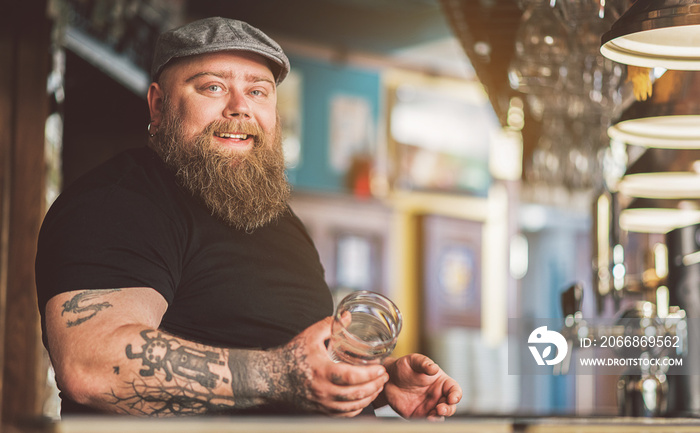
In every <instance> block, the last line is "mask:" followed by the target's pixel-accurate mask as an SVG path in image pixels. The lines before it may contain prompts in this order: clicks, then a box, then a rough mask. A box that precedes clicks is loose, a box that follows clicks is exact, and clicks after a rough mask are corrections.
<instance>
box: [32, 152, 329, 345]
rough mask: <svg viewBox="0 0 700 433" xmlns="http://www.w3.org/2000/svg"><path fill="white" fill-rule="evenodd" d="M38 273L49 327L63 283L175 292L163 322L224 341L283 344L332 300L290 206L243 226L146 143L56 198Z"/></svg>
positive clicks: (204, 339)
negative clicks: (52, 303)
mask: <svg viewBox="0 0 700 433" xmlns="http://www.w3.org/2000/svg"><path fill="white" fill-rule="evenodd" d="M36 281H37V291H38V301H39V309H40V311H41V317H42V328H43V327H44V326H45V324H44V317H45V307H46V302H47V301H48V300H49V299H51V297H53V296H55V295H57V294H59V293H62V292H66V291H71V290H81V289H109V288H126V287H152V288H154V289H155V290H157V291H158V292H159V293H161V294H162V295H163V297H164V298H165V299H166V300H167V302H168V309H167V312H166V313H165V316H164V317H163V321H162V324H161V328H162V329H164V330H166V331H168V332H171V333H173V334H175V335H177V336H180V337H183V338H186V339H191V340H193V341H197V342H201V343H205V344H211V345H216V346H221V347H239V348H269V347H274V346H279V345H283V344H285V343H287V342H288V341H289V340H290V339H291V338H292V337H294V336H295V335H297V334H298V333H299V332H300V331H302V330H303V329H305V328H306V327H308V326H309V325H311V324H313V323H315V322H317V321H318V320H321V319H322V318H324V317H326V316H328V315H331V314H332V309H333V302H332V297H331V294H330V291H329V289H328V286H327V285H326V283H325V281H324V275H323V268H322V266H321V263H320V260H319V257H318V253H317V251H316V249H315V247H314V245H313V242H312V241H311V239H310V237H309V236H308V234H307V232H306V230H305V229H304V226H303V225H302V223H301V222H300V221H299V219H298V218H297V217H296V216H295V215H294V214H293V212H292V211H291V209H290V210H289V212H287V213H285V215H284V216H283V217H281V218H279V219H278V220H277V221H275V222H273V223H270V224H268V225H267V226H265V227H263V228H260V229H257V230H255V231H253V232H252V233H246V232H245V231H241V230H236V229H233V228H231V227H230V226H228V225H226V224H224V223H223V222H221V221H219V220H218V219H217V218H215V217H213V216H212V215H211V214H210V213H209V211H208V210H207V209H206V207H205V206H204V205H202V204H201V202H200V201H199V200H198V199H196V198H194V197H192V195H191V194H190V193H188V192H187V191H186V190H184V189H183V188H181V187H180V186H179V185H178V184H177V183H176V181H175V176H174V174H173V173H172V171H171V170H170V169H169V168H168V167H167V166H166V165H165V164H164V163H163V162H162V161H161V160H160V158H159V157H158V156H157V155H156V154H155V153H154V152H153V151H152V150H151V149H148V148H139V149H132V150H129V151H126V152H124V153H122V154H120V155H118V156H117V157H115V158H113V159H112V160H110V161H108V162H107V163H105V164H103V165H102V166H100V167H99V168H97V169H96V170H93V171H92V172H90V173H89V174H88V175H86V176H84V177H83V178H82V179H80V180H79V181H77V182H76V183H75V184H74V185H72V186H71V187H70V188H68V189H67V190H66V191H65V192H64V193H63V194H62V195H61V196H60V197H59V198H58V199H57V200H56V202H55V203H54V205H53V206H52V207H51V209H50V210H49V212H48V214H47V216H46V218H45V220H44V223H43V225H42V228H41V232H40V235H39V246H38V254H37V260H36ZM44 342H45V343H46V340H45V337H44Z"/></svg>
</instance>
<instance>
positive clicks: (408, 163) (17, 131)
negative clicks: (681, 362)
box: [0, 0, 700, 419]
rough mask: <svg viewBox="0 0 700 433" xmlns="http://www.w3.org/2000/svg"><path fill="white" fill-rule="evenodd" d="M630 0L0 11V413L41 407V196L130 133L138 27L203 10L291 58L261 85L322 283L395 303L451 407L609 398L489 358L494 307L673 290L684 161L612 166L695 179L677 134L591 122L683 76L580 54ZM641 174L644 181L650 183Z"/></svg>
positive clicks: (142, 106)
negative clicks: (634, 136) (259, 35)
mask: <svg viewBox="0 0 700 433" xmlns="http://www.w3.org/2000/svg"><path fill="white" fill-rule="evenodd" d="M15 3H19V2H15ZM633 3H634V2H632V1H627V0H608V1H605V0H556V1H554V0H551V1H550V0H440V1H439V0H401V1H398V0H297V1H293V2H292V1H285V0H261V1H257V2H251V1H246V2H244V1H215V0H197V1H188V0H172V1H168V0H113V1H107V0H45V1H40V0H36V1H35V0H32V1H29V2H26V3H23V5H22V6H19V5H14V6H11V7H10V13H8V14H6V15H5V16H4V17H3V20H4V21H3V26H2V39H1V40H0V43H1V44H0V64H2V65H3V66H2V68H1V69H2V71H1V73H2V76H0V84H1V85H2V86H3V87H2V88H0V96H2V101H0V102H1V104H2V105H0V119H1V121H2V122H3V125H2V127H0V133H1V134H2V136H0V145H1V146H0V151H1V152H0V163H2V167H3V168H2V179H1V182H2V183H0V186H1V187H2V194H3V195H2V197H3V200H2V201H1V203H0V211H2V213H1V214H0V215H1V216H2V232H1V233H2V241H3V242H2V251H1V252H2V254H0V259H1V260H0V271H2V273H0V276H1V277H2V278H1V279H0V288H1V289H2V290H1V291H0V295H1V296H0V302H2V304H0V306H1V307H2V308H1V309H0V315H1V317H3V319H2V324H1V325H0V326H2V330H3V332H2V335H3V338H4V343H3V348H4V350H3V352H2V354H1V356H0V363H1V364H2V366H3V368H4V373H3V394H2V407H3V412H2V414H3V415H2V416H3V417H4V419H13V418H16V417H21V416H31V415H36V414H37V413H41V414H44V415H45V416H47V417H56V416H57V402H56V397H55V390H54V388H53V385H52V379H51V369H50V366H49V365H48V360H47V359H46V355H45V354H44V353H43V349H42V348H41V344H40V334H39V333H38V317H37V314H38V313H36V311H35V310H36V301H35V299H33V296H34V294H33V292H34V287H33V254H34V248H35V239H36V233H37V232H38V227H39V224H40V222H41V219H42V217H43V212H45V210H46V209H47V207H48V206H49V205H50V203H51V202H52V200H53V199H54V198H55V197H56V195H57V194H58V193H60V191H61V190H62V189H63V188H65V187H66V186H68V185H70V184H71V183H72V182H73V181H74V180H75V179H76V178H77V177H79V176H80V175H82V174H83V173H85V172H86V171H87V170H89V169H91V168H93V167H94V166H96V165H97V164H99V163H100V162H102V161H104V160H106V159H107V158H109V157H111V156H112V155H114V154H116V153H117V152H120V151H121V150H123V149H126V148H130V147H137V146H143V145H145V144H146V141H147V133H146V126H147V125H148V123H149V118H148V110H147V106H146V101H145V95H146V90H147V88H148V85H149V82H150V80H149V76H148V70H149V69H150V60H151V57H152V52H153V46H154V43H155V39H156V38H157V36H158V34H159V33H160V32H162V31H164V30H166V29H169V28H172V27H174V26H177V25H180V24H184V23H186V22H189V21H192V20H194V19H198V18H202V17H206V16H215V15H218V16H225V17H230V18H236V19H240V20H244V21H247V22H249V23H250V24H252V25H254V26H256V27H259V28H260V29H262V30H263V31H265V32H266V33H268V34H269V35H270V36H272V37H273V38H274V39H276V40H277V41H278V42H279V43H280V45H281V46H282V47H283V48H284V50H285V51H286V53H287V54H288V56H289V58H290V60H291V64H292V72H291V74H290V75H289V77H288V78H287V79H286V80H285V81H284V83H282V84H281V86H280V87H279V89H278V94H279V110H280V115H281V117H282V121H283V135H284V150H285V157H286V161H287V173H288V177H289V180H290V182H291V183H292V185H293V187H294V193H293V199H292V206H293V208H294V209H295V211H296V212H297V214H298V215H299V216H300V217H301V219H302V220H303V221H304V222H305V224H306V226H307V228H308V230H309V232H310V234H311V235H312V237H313V239H314V241H315V242H316V244H317V247H318V249H319V252H320V254H321V259H322V261H323V264H324V267H325V271H326V277H327V281H328V284H329V286H330V287H331V289H332V291H333V293H334V296H335V297H336V298H340V297H342V296H344V295H345V294H347V293H348V292H350V291H353V290H373V291H377V292H380V293H383V294H386V295H388V296H389V297H391V298H392V299H393V300H395V302H396V303H397V304H398V306H399V308H400V309H401V310H402V312H403V314H404V320H405V327H404V330H403V333H402V336H401V338H400V341H399V346H398V347H397V352H398V354H404V353H408V352H412V351H420V352H423V353H426V354H428V355H429V356H431V357H432V358H433V359H434V360H435V361H437V362H438V363H439V364H440V365H441V366H442V368H443V369H444V370H446V371H447V372H448V373H449V374H450V375H452V376H453V377H454V378H455V379H457V380H458V382H459V383H460V384H461V386H462V388H463V389H464V398H463V400H462V402H461V403H460V405H459V414H460V415H465V416H467V415H513V414H523V415H616V414H618V413H621V412H620V411H621V407H620V400H619V399H618V396H617V392H618V384H619V378H618V377H616V376H605V375H593V376H567V375H559V376H556V375H540V376H524V375H517V374H509V370H508V363H509V360H508V356H509V354H508V334H509V327H508V320H509V319H519V320H524V321H527V320H528V319H529V318H532V319H535V318H562V319H563V318H565V317H567V316H572V317H574V316H576V317H579V318H580V317H589V318H593V317H616V316H617V315H620V314H621V313H624V312H628V311H639V309H640V308H641V307H640V305H647V304H644V303H649V304H651V305H652V306H654V308H656V305H657V304H658V303H659V302H660V301H659V299H661V302H662V303H663V302H665V304H663V305H664V306H665V308H666V310H668V303H669V302H671V303H672V305H678V303H679V301H678V298H677V297H676V298H674V296H673V287H671V288H670V290H671V294H669V288H667V286H668V285H667V284H666V277H667V275H668V259H667V257H668V253H667V238H666V236H667V234H668V233H669V232H671V231H673V230H675V229H678V228H680V227H687V226H692V225H693V224H696V223H698V222H700V218H699V217H698V216H697V206H696V204H695V201H694V200H693V199H694V198H696V196H694V195H693V194H696V193H695V191H697V190H696V189H695V188H694V186H695V185H697V183H696V180H695V179H696V177H692V178H690V180H688V179H682V180H681V181H680V185H678V183H676V184H674V185H676V186H677V188H680V189H682V190H683V191H682V192H681V193H678V194H674V193H673V188H675V187H676V186H674V185H671V184H666V183H664V181H661V180H658V179H656V180H654V179H652V181H651V183H642V184H641V185H637V184H633V183H630V182H627V184H624V183H623V182H622V180H623V178H626V177H627V176H629V175H633V174H648V173H650V172H653V173H658V172H664V171H672V170H671V169H673V170H674V171H683V172H684V173H686V174H693V175H694V174H695V171H696V170H697V164H695V165H693V162H694V161H695V160H696V158H697V156H696V155H695V153H694V152H695V151H694V150H693V149H692V148H686V149H680V150H679V149H663V150H659V149H655V148H650V146H643V145H639V144H637V143H633V142H630V141H626V140H625V139H620V138H617V137H618V136H613V135H614V134H609V131H608V128H609V127H611V126H613V125H615V124H617V122H619V121H620V120H621V119H628V118H630V116H632V114H630V113H632V112H633V111H634V110H637V111H639V110H642V111H643V110H645V109H646V110H647V111H650V110H652V107H651V104H652V103H653V102H659V101H660V102H668V101H675V100H676V99H679V98H681V97H682V96H685V97H688V96H693V95H697V93H694V92H695V90H694V89H697V86H693V83H694V74H693V73H692V72H679V71H666V70H665V69H662V68H646V67H633V66H629V67H628V66H625V65H623V64H621V63H617V62H614V61H612V60H609V59H607V58H605V57H603V56H602V55H601V54H600V42H601V36H602V35H603V34H604V33H605V32H607V31H609V30H610V28H611V26H612V25H613V23H614V22H616V20H618V19H619V18H620V17H621V15H622V14H623V13H624V12H625V11H626V10H627V9H628V8H629V7H630V6H631V5H632V4H633ZM655 98H656V99H655ZM657 99H658V100H657ZM645 107H646V108H645ZM611 137H612V138H611ZM634 179H635V178H633V177H630V178H627V179H625V180H627V181H631V180H634ZM641 180H642V181H644V179H641ZM694 182H695V183H694ZM621 185H626V188H627V189H624V188H623V190H622V191H621ZM653 187H657V188H659V189H661V190H662V193H659V194H656V195H654V194H651V195H650V194H646V192H648V191H649V188H653ZM635 188H636V189H635ZM698 190H700V189H698ZM696 195H697V194H696ZM650 208H651V211H650ZM680 210H683V211H684V212H683V213H682V216H679V213H677V212H676V213H674V212H675V211H680ZM656 211H659V212H665V211H669V212H671V211H673V212H671V213H664V214H661V213H655V212H656ZM691 236H692V235H691ZM664 254H665V255H664ZM664 260H665V262H664ZM662 263H666V271H664V269H663V266H662ZM572 288H575V290H573V289H572ZM567 290H569V291H568V292H567ZM572 290H573V291H572ZM664 290H665V291H664ZM566 293H568V294H570V295H572V294H573V295H572V296H573V298H572V297H571V296H569V298H567V297H566V296H565V294H566ZM659 297H661V298H659ZM669 297H670V298H671V301H669ZM674 301H676V303H675V304H673V302H674ZM523 323H526V322H523ZM10 396H11V397H10ZM630 414H636V415H639V414H642V415H644V414H646V415H660V413H659V412H653V411H651V412H649V411H647V412H644V413H630Z"/></svg>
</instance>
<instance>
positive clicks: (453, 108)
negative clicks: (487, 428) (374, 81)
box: [386, 74, 502, 197]
mask: <svg viewBox="0 0 700 433" xmlns="http://www.w3.org/2000/svg"><path fill="white" fill-rule="evenodd" d="M386 82H387V97H386V98H387V107H388V119H387V120H388V130H387V155H386V158H387V161H386V162H387V170H386V172H387V173H386V175H387V176H388V183H389V184H390V187H391V188H393V189H401V190H411V191H426V192H457V193H467V194H470V195H475V196H479V197H485V196H486V194H487V191H488V188H489V186H490V184H491V174H490V172H489V144H490V141H491V140H492V137H493V135H494V134H495V133H496V132H498V131H500V130H501V129H502V128H501V125H500V122H499V120H498V117H497V116H496V113H495V111H494V110H493V108H492V106H491V103H490V101H489V99H488V96H487V94H486V92H485V91H484V89H483V87H482V86H481V85H480V84H479V83H474V82H465V81H461V80H455V79H449V78H438V77H430V78H426V77H422V76H412V75H408V76H406V74H402V75H401V77H396V78H393V77H392V75H391V74H388V78H387V80H386Z"/></svg>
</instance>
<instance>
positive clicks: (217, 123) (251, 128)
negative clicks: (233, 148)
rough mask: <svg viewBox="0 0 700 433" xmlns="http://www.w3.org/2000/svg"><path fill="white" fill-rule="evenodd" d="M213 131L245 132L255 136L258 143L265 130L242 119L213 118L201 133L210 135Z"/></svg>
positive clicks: (254, 123)
mask: <svg viewBox="0 0 700 433" xmlns="http://www.w3.org/2000/svg"><path fill="white" fill-rule="evenodd" d="M214 132H226V133H230V134H234V133H237V134H247V135H252V136H254V137H255V143H256V144H258V143H259V142H260V141H261V140H262V139H263V138H264V136H265V132H264V131H263V129H262V128H261V127H260V125H258V124H257V123H256V122H251V121H243V120H238V119H236V120H214V121H213V122H211V123H210V124H209V125H207V126H206V128H204V131H202V135H204V136H206V137H210V136H211V135H213V134H214Z"/></svg>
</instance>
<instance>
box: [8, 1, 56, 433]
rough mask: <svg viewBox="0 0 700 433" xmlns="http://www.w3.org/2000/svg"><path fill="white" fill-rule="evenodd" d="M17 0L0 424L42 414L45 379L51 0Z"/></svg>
mask: <svg viewBox="0 0 700 433" xmlns="http://www.w3.org/2000/svg"><path fill="white" fill-rule="evenodd" d="M13 3H14V4H13V5H12V6H10V11H9V13H7V14H6V15H5V18H4V20H7V21H6V22H5V23H3V25H2V26H0V27H2V29H3V30H2V38H0V39H1V42H0V56H3V57H2V58H0V62H2V64H3V68H2V69H3V73H2V75H0V110H2V111H0V118H1V119H2V120H1V121H2V122H3V128H2V129H3V131H2V132H0V155H1V156H0V158H2V161H0V162H2V163H3V164H4V165H3V173H2V176H1V178H2V183H1V185H2V188H3V200H2V203H3V204H2V208H1V209H2V227H4V228H5V231H4V232H3V233H5V235H4V236H3V241H4V242H3V255H2V256H3V257H4V259H5V262H4V266H5V275H6V276H5V284H4V286H5V287H4V299H0V302H2V305H3V309H2V310H0V314H1V316H0V317H1V318H2V319H3V320H2V322H3V324H2V330H3V331H4V332H3V335H4V340H3V345H2V346H3V349H4V351H3V354H4V357H3V358H4V362H3V365H2V367H3V376H2V402H1V403H2V412H1V415H0V416H1V417H2V423H3V424H12V423H15V422H17V421H20V420H25V419H28V418H34V417H37V416H38V415H40V414H41V411H42V404H43V401H42V400H43V394H44V393H43V389H44V386H45V385H44V384H45V379H46V371H45V362H44V358H43V352H42V349H41V330H40V326H39V314H38V309H37V301H36V289H35V283H34V258H35V255H36V240H37V236H38V233H39V227H40V225H41V221H42V218H43V215H44V210H45V198H44V191H45V186H44V183H45V175H44V172H45V164H44V125H45V122H46V118H47V115H48V97H47V92H46V80H47V77H48V72H49V65H50V51H49V46H50V44H49V42H50V32H51V22H50V21H49V19H48V18H47V15H46V0H29V1H25V2H21V3H20V2H13ZM12 8H14V9H12ZM8 21H9V22H8ZM8 143H9V146H8ZM8 147H9V149H8ZM8 196H9V197H8ZM0 289H3V288H2V287H0ZM2 295H3V293H0V296H2ZM3 301H4V302H3ZM7 305H11V306H12V308H7V307H6V306H7ZM42 370H44V371H42Z"/></svg>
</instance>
